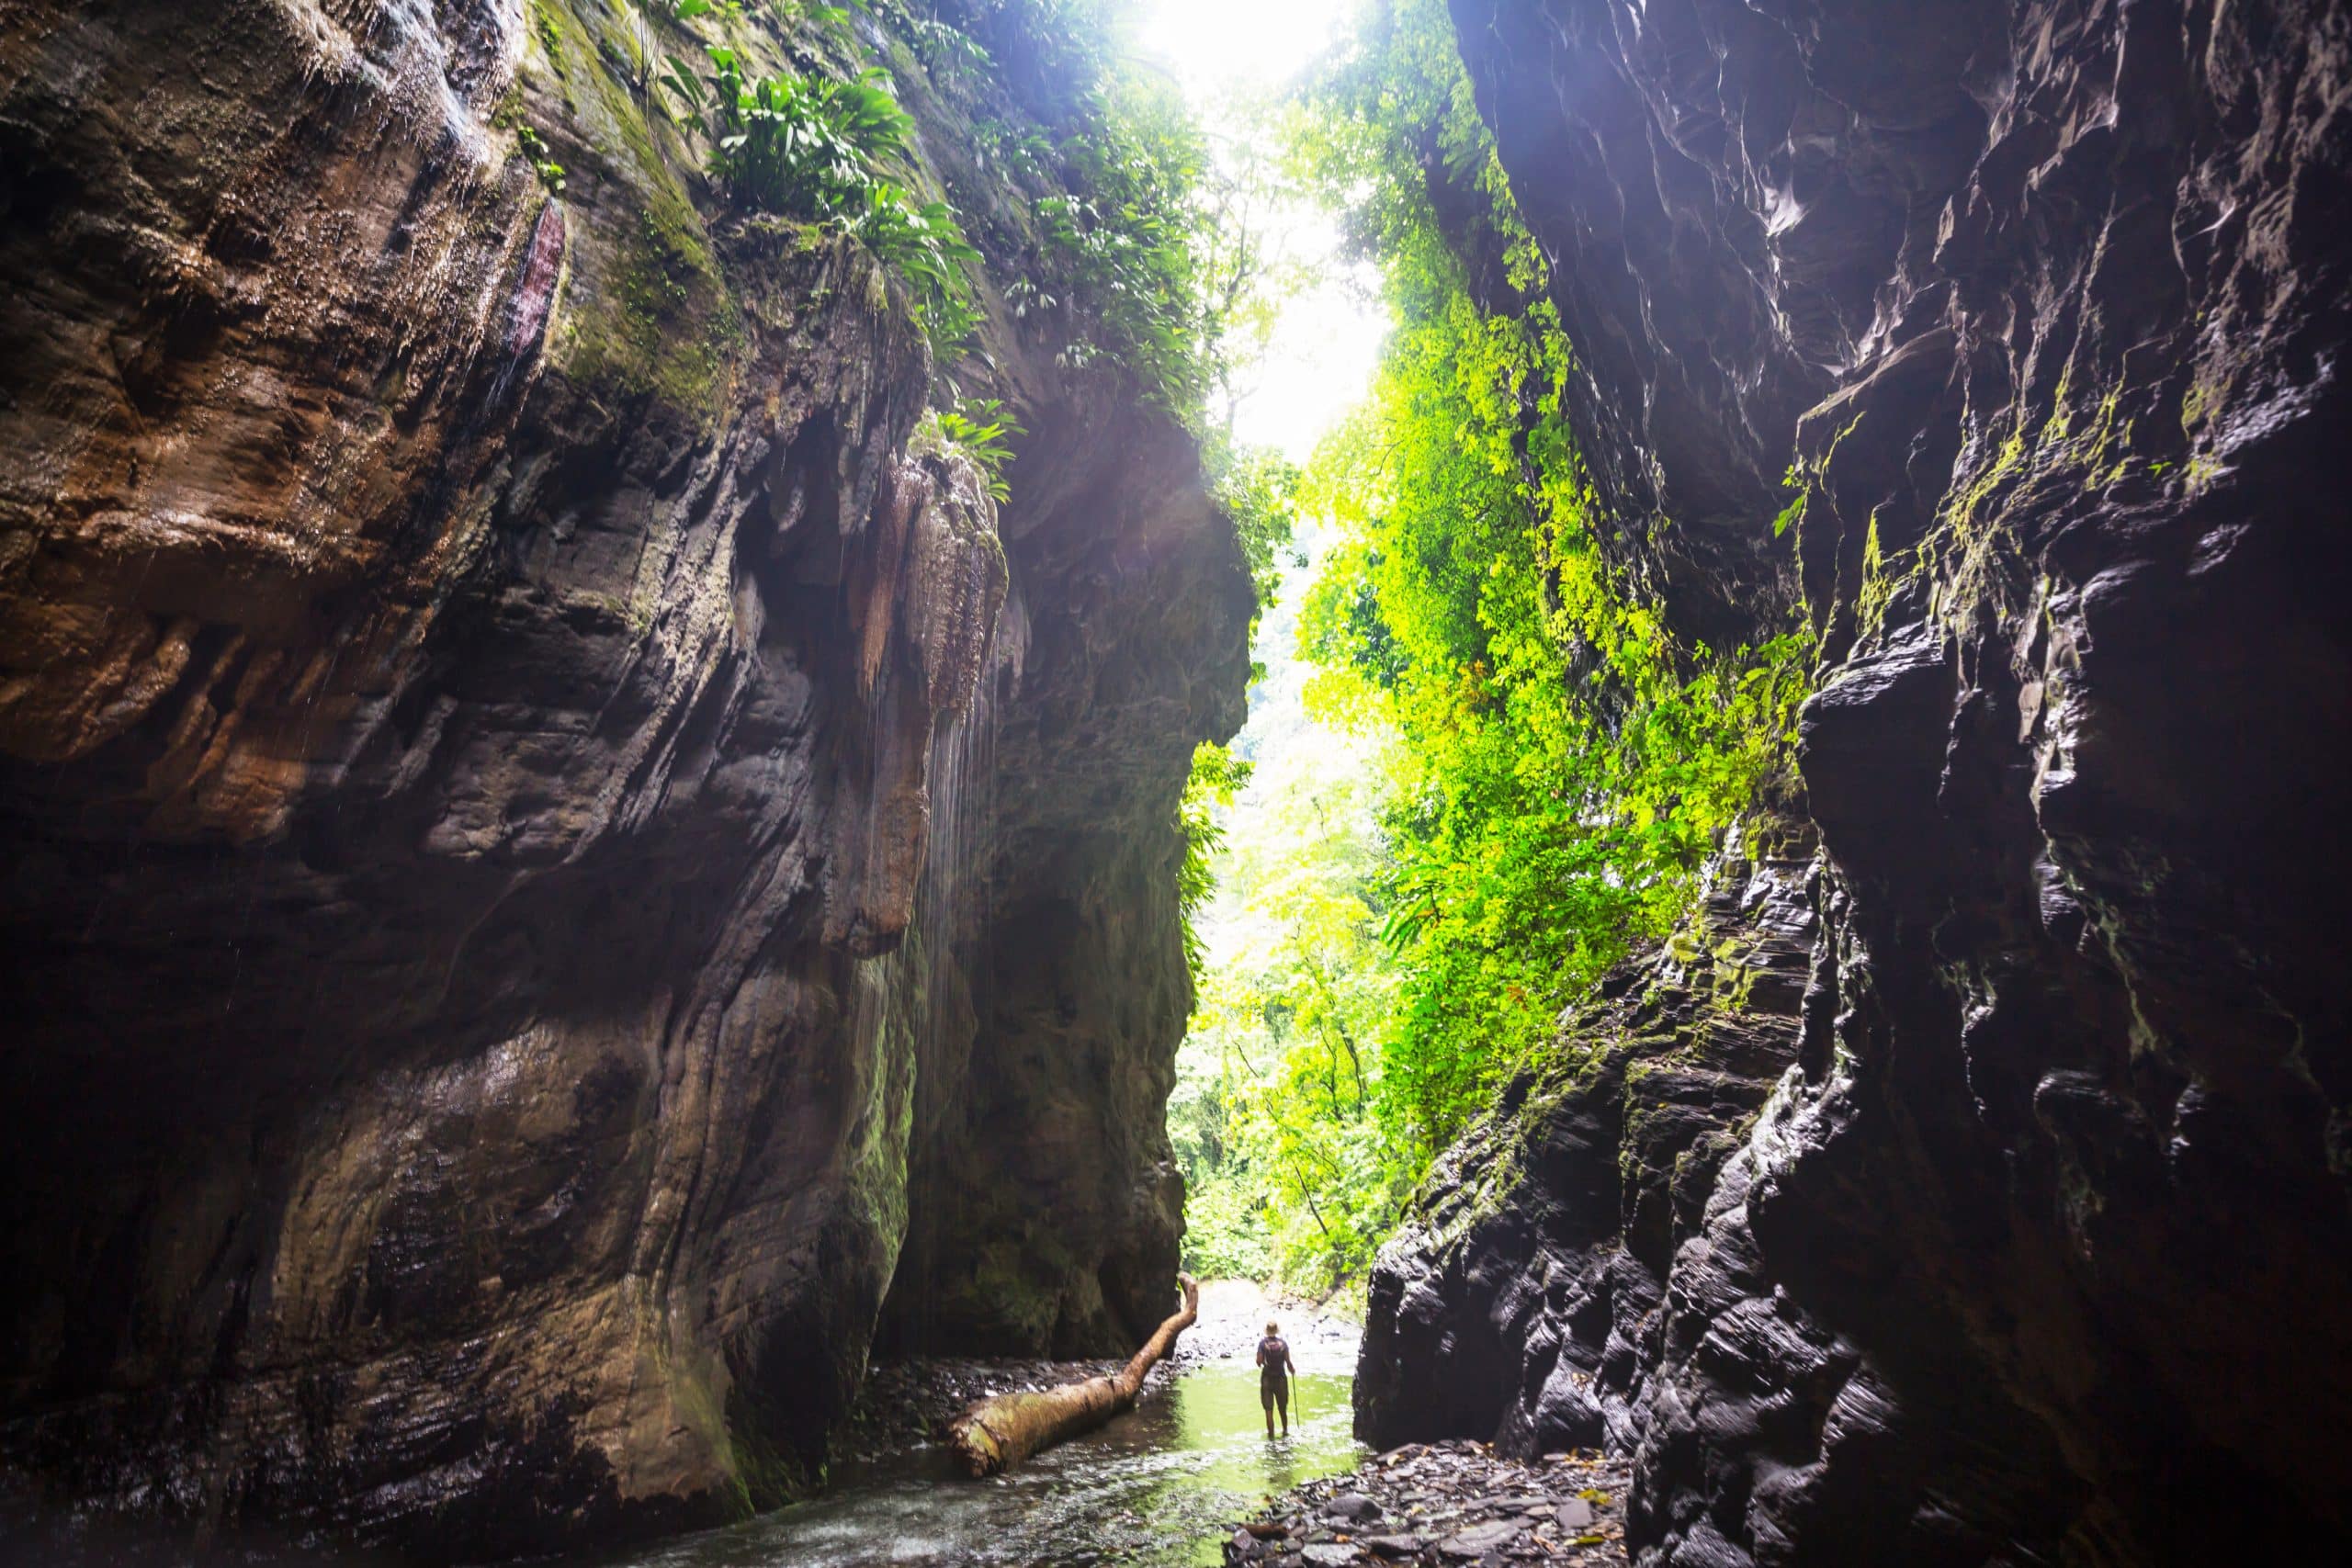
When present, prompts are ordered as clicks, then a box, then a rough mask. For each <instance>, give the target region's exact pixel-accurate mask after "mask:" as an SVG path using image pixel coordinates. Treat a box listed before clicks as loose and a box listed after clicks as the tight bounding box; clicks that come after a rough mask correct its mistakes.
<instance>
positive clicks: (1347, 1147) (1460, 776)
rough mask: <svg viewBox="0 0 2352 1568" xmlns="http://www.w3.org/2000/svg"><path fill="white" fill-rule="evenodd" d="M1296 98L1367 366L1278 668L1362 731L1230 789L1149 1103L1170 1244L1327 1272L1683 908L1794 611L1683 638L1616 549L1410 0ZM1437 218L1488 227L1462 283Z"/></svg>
mask: <svg viewBox="0 0 2352 1568" xmlns="http://www.w3.org/2000/svg"><path fill="white" fill-rule="evenodd" d="M1292 129H1293V138H1294V147H1295V152H1296V155H1297V161H1298V164H1299V165H1300V166H1301V168H1302V169H1303V170H1305V171H1306V175H1307V176H1308V177H1309V178H1311V180H1312V181H1313V182H1314V184H1315V185H1316V186H1317V188H1319V189H1320V190H1321V191H1322V192H1323V193H1324V195H1325V197H1326V198H1327V199H1328V200H1329V203H1330V204H1331V205H1332V206H1333V207H1334V208H1336V209H1338V210H1339V212H1340V217H1341V220H1342V222H1343V228H1344V231H1345V232H1346V233H1347V234H1348V235H1349V236H1350V238H1351V243H1353V245H1354V246H1355V247H1356V248H1357V249H1358V251H1359V252H1360V253H1361V254H1363V255H1365V256H1367V257H1370V258H1372V259H1374V260H1375V261H1376V262H1377V263H1378V264H1379V266H1380V269H1381V273H1382V276H1383V279H1384V284H1385V296H1386V299H1387V302H1388V305H1389V308H1390V310H1391V314H1392V319H1393V322H1394V327H1393V331H1392V333H1391V335H1390V337H1389V339H1388V342H1387V344H1386V348H1385V354H1384V357H1383V363H1382V366H1381V367H1380V370H1379V372H1378V375H1377V378H1376V380H1375V383H1374V389H1373V390H1372V393H1371V396H1370V397H1369V398H1368V399H1367V400H1366V401H1365V403H1364V404H1363V406H1362V407H1360V408H1359V409H1358V410H1357V411H1356V412H1355V413H1354V415H1353V416H1352V417H1351V419H1350V420H1349V422H1348V423H1346V424H1345V425H1343V426H1342V427H1341V428H1340V430H1339V431H1337V432H1336V433H1335V434H1333V435H1332V437H1331V438H1330V439H1329V440H1328V441H1327V442H1326V444H1325V445H1324V446H1323V447H1322V448H1321V450H1320V451H1318V453H1317V457H1316V459H1315V461H1314V462H1313V464H1312V465H1310V467H1309V468H1308V471H1307V472H1306V474H1305V475H1304V476H1302V477H1297V478H1295V479H1288V480H1286V481H1285V487H1286V488H1285V491H1284V496H1283V503H1282V506H1281V508H1279V509H1278V510H1282V511H1283V512H1285V513H1288V512H1291V511H1295V512H1296V513H1298V514H1299V515H1304V516H1310V517H1316V518H1319V519H1326V520H1328V523H1329V528H1330V531H1331V534H1332V536H1333V537H1332V538H1331V540H1330V542H1329V547H1328V548H1327V549H1326V550H1325V553H1324V555H1323V558H1322V560H1321V563H1320V570H1319V572H1318V573H1317V576H1316V578H1315V580H1314V581H1313V582H1312V584H1311V586H1309V587H1308V589H1307V590H1306V595H1305V598H1304V600H1303V602H1302V603H1301V604H1299V605H1298V606H1297V609H1296V615H1297V618H1298V624H1299V629H1298V638H1297V646H1298V650H1299V652H1300V653H1301V654H1303V655H1304V656H1305V657H1306V659H1307V660H1310V661H1312V662H1313V663H1314V664H1315V665H1316V666H1317V672H1316V673H1315V674H1314V676H1313V677H1312V679H1310V680H1306V681H1305V682H1304V691H1303V694H1301V696H1300V699H1299V700H1300V702H1301V704H1302V705H1303V707H1304V709H1305V712H1306V714H1307V715H1309V716H1313V717H1315V718H1317V719H1318V720H1320V721H1321V722H1323V723H1325V724H1328V725H1329V726H1332V727H1335V728H1340V729H1341V730H1343V731H1353V732H1354V733H1355V734H1356V735H1358V736H1359V737H1361V738H1362V739H1361V741H1360V742H1359V745H1360V747H1361V748H1362V750H1357V751H1352V752H1351V750H1349V749H1348V748H1347V747H1346V746H1345V745H1344V744H1342V743H1340V742H1339V741H1337V740H1335V739H1333V738H1331V737H1329V736H1323V737H1314V736H1304V737H1301V736H1294V737H1293V739H1292V742H1291V743H1292V744H1293V745H1295V746H1297V747H1299V748H1300V749H1301V750H1302V752H1303V754H1304V760H1303V761H1300V762H1299V763H1297V764H1295V766H1294V767H1293V768H1292V769H1291V770H1290V771H1289V772H1287V773H1275V774H1269V775H1261V782H1260V784H1256V785H1253V786H1252V788H1251V789H1250V791H1248V792H1247V793H1246V794H1245V795H1244V796H1243V798H1242V799H1241V801H1240V803H1239V806H1238V809H1237V810H1235V811H1234V812H1233V813H1232V814H1231V815H1230V817H1229V818H1228V821H1227V825H1226V830H1227V832H1228V833H1229V835H1230V839H1229V841H1228V843H1227V853H1226V854H1225V855H1224V856H1223V857H1222V859H1221V860H1220V862H1219V863H1218V865H1217V868H1216V869H1217V870H1218V872H1219V874H1221V875H1222V876H1223V878H1224V880H1225V882H1226V885H1227V888H1228V889H1229V890H1231V891H1230V892H1229V894H1228V898H1229V899H1230V900H1231V901H1233V902H1235V903H1237V904H1238V906H1239V908H1238V912H1235V913H1234V914H1233V917H1232V921H1231V922H1226V921H1222V920H1221V921H1220V922H1219V923H1217V924H1216V927H1215V933H1216V941H1215V942H1214V944H1213V948H1214V953H1215V962H1214V963H1213V964H1211V965H1210V968H1209V970H1208V973H1207V976H1206V977H1205V980H1204V984H1203V986H1202V989H1201V1004H1200V1008H1199V1010H1198V1012H1197V1013H1196V1015H1195V1017H1194V1020H1193V1034H1192V1037H1191V1039H1190V1040H1189V1041H1188V1042H1187V1044H1186V1047H1185V1053H1186V1055H1185V1058H1184V1061H1183V1064H1182V1068H1181V1070H1180V1075H1179V1085H1178V1093H1177V1096H1176V1099H1175V1100H1172V1101H1171V1117H1172V1118H1176V1119H1177V1121H1176V1122H1171V1125H1174V1124H1177V1122H1181V1124H1182V1127H1183V1134H1182V1136H1181V1137H1180V1138H1179V1139H1178V1148H1179V1151H1180V1157H1181V1158H1182V1159H1184V1160H1185V1162H1186V1164H1185V1168H1186V1173H1187V1176H1188V1178H1189V1179H1190V1180H1191V1182H1192V1184H1193V1193H1194V1195H1195V1197H1194V1201H1193V1204H1192V1206H1191V1207H1190V1209H1189V1210H1188V1214H1189V1216H1190V1217H1191V1219H1192V1221H1193V1230H1194V1234H1193V1235H1192V1236H1191V1237H1189V1238H1188V1241H1187V1247H1188V1255H1189V1256H1191V1257H1192V1258H1193V1260H1194V1262H1195V1263H1196V1264H1197V1265H1199V1266H1202V1267H1209V1266H1211V1263H1212V1260H1213V1259H1214V1260H1217V1261H1219V1262H1224V1261H1231V1262H1233V1263H1235V1264H1236V1265H1238V1266H1246V1265H1247V1264H1248V1263H1249V1262H1250V1260H1252V1259H1254V1258H1261V1257H1262V1258H1263V1261H1264V1265H1265V1266H1266V1267H1269V1268H1271V1269H1273V1270H1274V1271H1275V1272H1277V1273H1279V1274H1281V1275H1282V1276H1283V1278H1285V1279H1286V1280H1291V1281H1293V1282H1295V1283H1298V1284H1303V1285H1308V1286H1317V1285H1324V1284H1329V1283H1333V1282H1335V1281H1338V1280H1345V1279H1348V1278H1351V1277H1360V1276H1361V1274H1362V1271H1363V1269H1364V1267H1365V1266H1366V1264H1367V1263H1368V1262H1369V1260H1370V1258H1371V1256H1372V1252H1373V1249H1374V1247H1375V1246H1376V1245H1377V1243H1378V1241H1379V1240H1380V1239H1381V1238H1382V1237H1383V1236H1385V1234H1386V1233H1387V1232H1388V1230H1389V1229H1390V1228H1391V1227H1392V1226H1393V1224H1394V1223H1395V1219H1396V1216H1397V1213H1399V1212H1400V1210H1401V1208H1402V1206H1403V1204H1404V1202H1405V1201H1406V1200H1407V1197H1408V1194H1409V1192H1410V1190H1412V1188H1413V1187H1414V1186H1415V1185H1416V1184H1417V1183H1418V1181H1419V1179H1420V1177H1421V1175H1422V1174H1423V1173H1424V1172H1425V1170H1426V1168H1427V1166H1428V1162H1429V1160H1430V1158H1431V1157H1432V1156H1433V1155H1434V1153H1435V1151H1436V1150H1437V1149H1439V1148H1441V1147H1442V1146H1443V1145H1445V1144H1446V1143H1447V1142H1449V1141H1450V1140H1451V1139H1452V1138H1453V1136H1454V1135H1455V1134H1457V1133H1458V1132H1459V1131H1460V1130H1461V1128H1462V1126H1463V1124H1464V1122H1465V1121H1466V1120H1467V1119H1468V1118H1469V1117H1470V1116H1471V1115H1473V1114H1474V1113H1476V1111H1479V1110H1481V1109H1483V1107H1484V1106H1485V1105H1486V1104H1487V1102H1488V1100H1489V1099H1490V1098H1491V1095H1492V1093H1493V1091H1494V1089H1495V1088H1496V1085H1497V1082H1498V1079H1500V1078H1501V1077H1504V1076H1506V1075H1507V1074H1509V1073H1510V1071H1511V1070H1513V1069H1514V1068H1516V1067H1518V1066H1521V1065H1522V1064H1526V1063H1529V1062H1530V1061H1531V1060H1533V1059H1536V1058H1539V1057H1540V1056H1541V1055H1542V1054H1543V1053H1544V1052H1545V1051H1546V1050H1547V1049H1548V1048H1549V1046H1550V1043H1551V1042H1552V1039H1553V1034H1554V1030H1555V1021H1556V1020H1557V1018H1558V1016H1559V1014H1560V1012H1561V1011H1562V1010H1564V1009H1565V1008H1566V1006H1567V1005H1569V1004H1570V1003H1572V1002H1574V1001H1575V1000H1576V999H1577V998H1579V997H1580V996H1581V995H1583V994H1584V993H1586V992H1587V991H1588V990H1589V987H1591V986H1592V985H1593V983H1594V982H1595V981H1596V980H1598V979H1599V977H1600V976H1601V975H1602V974H1603V973H1604V972H1606V970H1607V969H1609V968H1610V967H1611V965H1612V964H1615V963H1616V962H1618V961H1619V960H1620V959H1621V958H1623V956H1624V955H1625V954H1626V953H1628V952H1629V951H1630V950H1631V949H1632V948H1633V947H1634V945H1635V944H1637V943H1640V942H1645V941H1650V940H1654V939H1657V938H1658V937H1661V936H1663V935H1664V934H1666V933H1667V932H1668V931H1669V930H1670V929H1671V927H1672V925H1673V924H1674V922H1675V921H1676V919H1678V918H1679V917H1680V916H1681V915H1682V914H1683V913H1684V912H1685V911H1686V909H1687V908H1688V907H1689V905H1690V903H1691V898H1692V897H1693V894H1694V892H1695V889H1696V886H1697V879H1698V875H1699V872H1700V868H1701V865H1702V862H1703V860H1704V859H1705V857H1706V856H1707V855H1708V854H1709V853H1710V852H1713V849H1714V848H1715V846H1716V845H1717V844H1719V843H1720V841H1721V840H1722V837H1723V835H1724V833H1725V831H1727V830H1728V829H1729V828H1730V827H1731V825H1732V823H1733V822H1734V820H1735V819H1736V816H1737V814H1738V813H1739V812H1741V811H1742V810H1743V809H1745V808H1746V807H1747V805H1748V804H1749V802H1750V801H1752V800H1753V799H1754V798H1755V797H1756V796H1757V795H1758V792H1759V791H1760V790H1763V789H1766V788H1769V787H1770V781H1771V780H1772V779H1773V777H1774V775H1775V773H1776V771H1777V770H1779V769H1781V767H1782V766H1783V765H1784V762H1785V759H1786V755H1787V750H1788V746H1789V743H1790V740H1791V739H1792V728H1793V724H1794V716H1795V711H1796V705H1797V703H1798V701H1799V700H1800V699H1801V698H1802V696H1803V695H1804V689H1805V685H1804V666H1805V663H1806V660H1807V658H1808V656H1809V654H1810V645H1809V643H1808V642H1807V641H1806V639H1805V638H1804V637H1803V636H1801V635H1798V634H1796V633H1793V632H1792V633H1791V634H1789V635H1786V636H1779V637H1768V638H1765V639H1762V641H1761V644H1760V646H1758V647H1753V648H1741V649H1730V650H1724V651H1718V650H1713V649H1706V648H1702V647H1698V646H1694V645H1691V644H1689V643H1687V642H1686V641H1684V640H1682V639H1679V638H1678V637H1676V636H1675V635H1674V634H1673V633H1672V631H1671V629H1670V628H1669V627H1668V626H1667V625H1666V624H1665V622H1664V620H1663V618H1662V616H1661V615H1660V614H1659V612H1658V609H1657V605H1656V604H1654V603H1653V602H1652V601H1650V600H1649V599H1648V598H1647V597H1645V595H1644V593H1643V592H1640V590H1639V589H1638V587H1637V586H1636V584H1635V583H1634V581H1633V580H1632V579H1631V577H1630V576H1629V574H1628V572H1627V570H1625V566H1624V562H1625V561H1626V559H1627V558H1628V557H1629V555H1630V554H1631V552H1630V551H1629V550H1628V549H1626V548H1625V543H1626V541H1625V538H1624V532H1625V529H1626V526H1627V525H1626V521H1625V520H1621V519H1617V518H1614V517H1611V516H1610V515H1608V513H1607V512H1606V510H1605V508H1604V507H1603V505H1602V503H1601V502H1600V499H1599V498H1598V497H1597V496H1596V494H1595V493H1594V490H1593V487H1592V485H1591V483H1590V482H1589V479H1588V478H1587V475H1586V473H1585V470H1584V468H1583V465H1582V462H1581V460H1580V458H1579V457H1578V454H1577V448H1576V444H1575V441H1574V439H1573V437H1572V435H1571V433H1570V432H1569V430H1568V427H1567V424H1566V420H1565V418H1564V417H1563V413H1562V410H1563V407H1564V401H1565V394H1566V392H1567V390H1568V389H1569V386H1570V381H1571V378H1573V377H1574V376H1575V375H1576V374H1577V368H1576V365H1575V360H1574V356H1573V355H1572V354H1571V352H1570V348H1569V345H1568V343H1567V341H1566V335H1565V334H1564V333H1563V332H1562V330H1561V326H1560V321H1559V319H1558V316H1557V313H1556V311H1555V307H1554V306H1553V305H1552V303H1551V302H1550V299H1549V298H1548V288H1547V283H1548V279H1547V276H1546V269H1545V264H1544V257H1543V255H1542V254H1541V253H1540V252H1539V250H1538V249H1537V247H1536V245H1535V243H1534V242H1533V240H1532V238H1531V237H1530V236H1529V234H1528V233H1527V231H1526V230H1525V229H1524V227H1523V226H1522V225H1521V222H1520V220H1519V216H1518V212H1517V209H1516V207H1515V205H1514V204H1513V202H1512V199H1511V195H1510V186H1509V184H1508V181H1507V180H1506V179H1505V178H1504V176H1503V174H1502V170H1501V167H1500V164H1498V161H1497V160H1496V158H1495V156H1494V152H1493V148H1492V145H1491V143H1490V142H1489V141H1488V140H1487V134H1486V131H1485V130H1484V128H1483V126H1482V125H1481V123H1480V122H1479V120H1478V118H1477V116H1476V110H1475V106H1474V105H1473V102H1472V99H1471V95H1470V91H1469V85H1468V84H1467V82H1466V81H1465V80H1464V76H1463V73H1462V68H1461V63H1460V60H1459V57H1458V55H1457V53H1456V51H1455V50H1454V46H1453V35H1452V31H1451V27H1450V23H1449V20H1448V17H1447V16H1446V14H1445V9H1444V6H1443V4H1442V0H1393V3H1392V4H1390V5H1387V6H1381V7H1376V8H1372V9H1368V10H1367V12H1366V13H1365V20H1364V23H1363V28H1362V31H1361V33H1360V35H1359V37H1358V39H1357V40H1356V47H1355V48H1354V49H1353V50H1352V51H1348V52H1346V53H1344V54H1343V55H1341V56H1340V57H1338V60H1337V62H1336V63H1335V64H1334V65H1333V66H1332V67H1331V68H1330V69H1329V71H1328V72H1327V73H1325V74H1324V75H1323V76H1322V78H1321V79H1320V80H1319V81H1317V83H1316V84H1315V85H1313V86H1312V87H1311V88H1310V89H1309V91H1308V94H1307V97H1306V104H1305V107H1304V111H1303V112H1302V113H1301V114H1300V115H1298V116H1297V117H1296V118H1295V120H1294V121H1293V125H1292ZM1433 188H1434V189H1435V190H1437V191H1438V192H1439V193H1441V194H1442V195H1443V196H1444V197H1445V209H1446V211H1447V213H1448V214H1449V220H1450V221H1451V222H1452V223H1453V225H1454V226H1455V227H1454V229H1453V231H1452V232H1449V231H1446V230H1445V229H1444V228H1442V227H1441V224H1440V222H1439V219H1438V216H1437V206H1438V204H1437V202H1436V200H1435V199H1433V195H1432V192H1433ZM1465 224H1466V226H1467V227H1466V230H1465V228H1464V225H1465ZM1461 254H1474V255H1477V256H1480V257H1487V258H1497V259H1498V260H1499V261H1500V263H1501V265H1500V266H1493V265H1486V266H1484V267H1482V270H1481V272H1480V275H1479V276H1480V278H1481V284H1480V290H1481V291H1480V293H1479V294H1477V295H1474V293H1473V289H1472V285H1471V280H1470V276H1469V274H1468V272H1467V270H1466V269H1465V267H1464V265H1463V264H1462V262H1461V260H1460V259H1459V256H1460V255H1461ZM1236 510H1237V514H1239V513H1243V512H1245V511H1246V510H1247V508H1237V509H1236ZM1765 521H1766V520H1759V526H1758V532H1759V534H1761V533H1762V532H1763V531H1764V529H1763V523H1764V522H1765ZM1634 522H1636V523H1638V524H1639V525H1642V526H1647V527H1658V526H1664V524H1663V523H1661V522H1659V521H1658V520H1655V519H1643V520H1634ZM1268 564H1269V558H1268V557H1267V556H1265V555H1259V556H1253V566H1254V567H1255V568H1257V570H1261V573H1262V572H1263V571H1264V570H1265V568H1266V566H1267V565H1268ZM1272 629H1278V628H1274V627H1272V626H1270V630H1272ZM1268 657H1269V659H1270V660H1279V659H1280V658H1281V655H1280V651H1279V650H1273V651H1270V652H1269V654H1268ZM1289 678H1290V677H1289V675H1288V672H1287V671H1285V670H1283V669H1281V668H1279V667H1278V668H1277V670H1276V671H1275V672H1274V675H1273V679H1272V682H1270V684H1272V685H1273V686H1274V687H1276V688H1277V689H1278V690H1282V691H1286V690H1287V689H1288V688H1287V686H1286V685H1285V684H1284V682H1287V681H1288V680H1289ZM1258 724H1259V717H1258V716H1255V715H1253V717H1252V721H1251V728H1252V729H1253V730H1254V729H1256V728H1257V727H1258ZM1249 734H1250V732H1249V731H1245V739H1247V738H1248V737H1249ZM1350 758H1355V759H1360V761H1357V762H1355V763H1353V764H1346V765H1343V764H1345V763H1346V760H1347V759H1350ZM1269 766H1270V767H1273V766H1275V764H1274V763H1273V762H1272V761H1270V762H1269ZM1351 767H1352V771H1351ZM1219 908H1220V910H1223V909H1225V908H1226V903H1225V901H1221V902H1220V905H1219Z"/></svg>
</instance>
